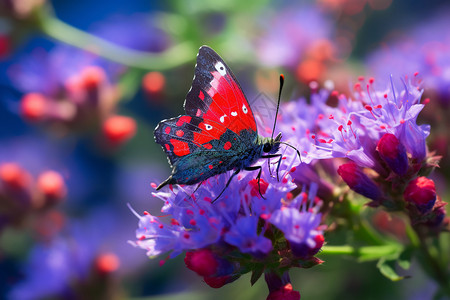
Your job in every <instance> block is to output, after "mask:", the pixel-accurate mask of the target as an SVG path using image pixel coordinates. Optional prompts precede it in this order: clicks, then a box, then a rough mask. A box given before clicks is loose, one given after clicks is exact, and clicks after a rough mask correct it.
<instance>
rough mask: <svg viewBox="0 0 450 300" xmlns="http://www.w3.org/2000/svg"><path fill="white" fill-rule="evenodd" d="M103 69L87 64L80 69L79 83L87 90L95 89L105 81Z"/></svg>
mask: <svg viewBox="0 0 450 300" xmlns="http://www.w3.org/2000/svg"><path fill="white" fill-rule="evenodd" d="M105 79H106V74H105V71H104V70H103V69H102V68H100V67H97V66H88V67H85V68H84V69H83V70H82V71H81V75H80V81H81V85H82V86H83V87H84V88H85V89H87V90H95V89H98V87H99V86H100V85H101V84H102V83H103V82H104V81H105Z"/></svg>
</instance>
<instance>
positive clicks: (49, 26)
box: [37, 7, 197, 71]
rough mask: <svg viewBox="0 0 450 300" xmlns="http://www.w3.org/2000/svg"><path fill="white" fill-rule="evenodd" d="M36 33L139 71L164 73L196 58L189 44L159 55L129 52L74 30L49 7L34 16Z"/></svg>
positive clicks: (126, 49) (175, 47)
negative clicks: (35, 17) (35, 18)
mask: <svg viewBox="0 0 450 300" xmlns="http://www.w3.org/2000/svg"><path fill="white" fill-rule="evenodd" d="M37 26H38V27H39V29H40V30H41V31H42V32H43V33H45V34H47V35H48V36H49V37H51V38H54V39H56V40H58V41H60V42H64V43H66V44H69V45H72V46H75V47H77V48H80V49H83V50H85V51H89V52H92V53H94V54H96V55H99V56H101V57H103V58H106V59H108V60H111V61H113V62H117V63H120V64H122V65H125V66H128V67H132V68H136V69H141V70H159V71H162V70H167V69H170V68H173V67H177V66H180V65H182V64H184V63H187V62H189V61H191V60H192V59H194V58H195V53H196V50H197V49H195V47H194V46H193V45H192V43H191V42H183V43H180V44H178V45H175V46H172V47H171V48H169V49H167V50H166V51H164V52H161V53H149V52H143V51H137V50H133V49H128V48H126V47H122V46H119V45H117V44H114V43H111V42H109V41H107V40H105V39H102V38H99V37H97V36H94V35H92V34H89V33H87V32H85V31H83V30H80V29H78V28H75V27H73V26H71V25H69V24H67V23H65V22H63V21H61V20H59V19H58V18H56V17H55V16H54V14H53V13H52V12H51V7H46V8H44V9H41V10H40V11H39V13H38V15H37Z"/></svg>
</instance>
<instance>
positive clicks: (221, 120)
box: [220, 115, 227, 123]
mask: <svg viewBox="0 0 450 300" xmlns="http://www.w3.org/2000/svg"><path fill="white" fill-rule="evenodd" d="M226 116H227V115H223V116H221V117H220V122H222V123H223V122H225V117H226Z"/></svg>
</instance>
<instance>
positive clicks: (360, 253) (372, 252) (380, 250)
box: [320, 244, 403, 261]
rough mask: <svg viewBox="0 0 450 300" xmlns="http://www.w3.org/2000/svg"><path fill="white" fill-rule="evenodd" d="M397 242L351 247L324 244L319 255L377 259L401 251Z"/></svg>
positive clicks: (363, 259) (364, 259) (365, 259)
mask: <svg viewBox="0 0 450 300" xmlns="http://www.w3.org/2000/svg"><path fill="white" fill-rule="evenodd" d="M402 249H403V248H402V247H401V245H399V244H388V245H381V246H365V247H353V246H349V245H344V246H324V247H323V248H322V252H320V255H351V256H355V257H357V258H359V259H360V260H362V261H368V260H377V259H380V258H382V257H385V256H389V255H395V254H397V253H400V252H401V251H402Z"/></svg>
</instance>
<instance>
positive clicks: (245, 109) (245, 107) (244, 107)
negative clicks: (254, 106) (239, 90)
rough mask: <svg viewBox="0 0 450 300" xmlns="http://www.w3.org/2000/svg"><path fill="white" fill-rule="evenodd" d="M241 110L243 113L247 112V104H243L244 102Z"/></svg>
mask: <svg viewBox="0 0 450 300" xmlns="http://www.w3.org/2000/svg"><path fill="white" fill-rule="evenodd" d="M242 111H243V112H244V114H247V113H248V109H247V106H245V104H242Z"/></svg>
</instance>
